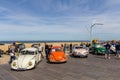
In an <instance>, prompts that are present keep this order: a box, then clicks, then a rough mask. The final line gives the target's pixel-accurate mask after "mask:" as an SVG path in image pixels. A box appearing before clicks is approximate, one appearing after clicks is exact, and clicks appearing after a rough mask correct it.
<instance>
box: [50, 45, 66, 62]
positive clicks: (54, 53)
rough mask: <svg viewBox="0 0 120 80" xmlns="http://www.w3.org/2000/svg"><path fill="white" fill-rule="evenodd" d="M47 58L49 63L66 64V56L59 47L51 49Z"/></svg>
mask: <svg viewBox="0 0 120 80" xmlns="http://www.w3.org/2000/svg"><path fill="white" fill-rule="evenodd" d="M48 58H49V62H67V56H66V55H65V53H64V51H63V48H62V47H61V46H54V47H52V49H51V51H50V55H49V57H48Z"/></svg>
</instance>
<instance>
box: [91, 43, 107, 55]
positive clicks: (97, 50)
mask: <svg viewBox="0 0 120 80" xmlns="http://www.w3.org/2000/svg"><path fill="white" fill-rule="evenodd" d="M90 50H91V53H93V54H105V52H106V49H105V47H104V46H103V45H101V44H98V43H96V44H92V46H91V48H90Z"/></svg>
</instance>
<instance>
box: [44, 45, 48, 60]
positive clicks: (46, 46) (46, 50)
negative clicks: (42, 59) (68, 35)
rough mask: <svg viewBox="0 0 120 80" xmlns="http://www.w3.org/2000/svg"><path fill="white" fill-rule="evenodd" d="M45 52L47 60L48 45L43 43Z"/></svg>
mask: <svg viewBox="0 0 120 80" xmlns="http://www.w3.org/2000/svg"><path fill="white" fill-rule="evenodd" d="M45 54H46V60H48V56H49V46H48V45H47V44H45Z"/></svg>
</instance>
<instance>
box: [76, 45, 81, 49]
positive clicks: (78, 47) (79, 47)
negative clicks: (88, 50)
mask: <svg viewBox="0 0 120 80" xmlns="http://www.w3.org/2000/svg"><path fill="white" fill-rule="evenodd" d="M75 49H83V47H81V46H77V47H75Z"/></svg>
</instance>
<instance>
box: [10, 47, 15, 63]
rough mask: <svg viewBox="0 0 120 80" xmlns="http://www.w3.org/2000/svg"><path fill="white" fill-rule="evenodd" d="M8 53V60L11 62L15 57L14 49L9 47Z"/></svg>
mask: <svg viewBox="0 0 120 80" xmlns="http://www.w3.org/2000/svg"><path fill="white" fill-rule="evenodd" d="M9 55H10V61H9V63H10V64H11V63H12V61H13V60H15V59H16V57H15V52H14V50H13V49H12V48H9Z"/></svg>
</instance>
